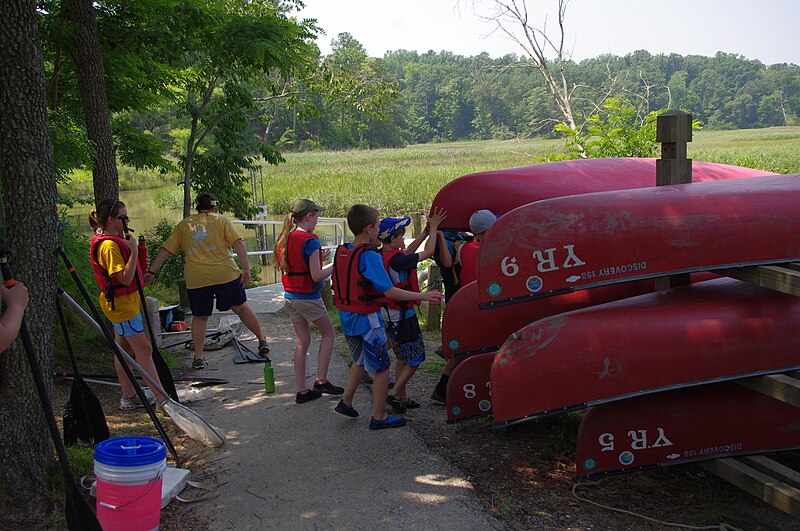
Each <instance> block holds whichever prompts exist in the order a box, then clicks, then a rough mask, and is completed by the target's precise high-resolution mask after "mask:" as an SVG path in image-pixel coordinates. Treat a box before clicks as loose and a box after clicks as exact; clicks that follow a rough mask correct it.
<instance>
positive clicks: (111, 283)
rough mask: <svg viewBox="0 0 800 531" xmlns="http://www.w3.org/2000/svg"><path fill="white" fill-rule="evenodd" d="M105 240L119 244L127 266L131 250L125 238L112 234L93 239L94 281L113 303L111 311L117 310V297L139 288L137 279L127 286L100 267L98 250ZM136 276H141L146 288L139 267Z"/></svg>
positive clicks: (90, 252)
mask: <svg viewBox="0 0 800 531" xmlns="http://www.w3.org/2000/svg"><path fill="white" fill-rule="evenodd" d="M104 240H111V241H112V242H114V243H116V244H117V247H119V250H120V253H121V254H122V259H123V260H125V263H126V264H127V263H128V259H129V258H130V256H131V250H130V249H128V244H127V243H126V242H125V239H124V238H121V237H119V236H114V235H112V234H97V235H95V237H94V238H92V243H91V245H90V246H89V260H90V261H91V263H92V271H93V272H94V279H95V281H96V282H97V285H98V286H99V287H100V290H101V291H102V292H103V294H104V295H105V296H106V300H107V301H108V302H109V303H111V309H112V310H116V309H117V308H116V306H114V298H115V297H117V296H119V295H128V294H129V293H133V292H135V291H137V290H138V289H139V288H138V286H137V285H136V280H135V279H134V281H133V282H131V283H130V284H129V285H127V286H125V285H124V284H122V283H121V282H120V281H119V280H117V279H116V278H114V277H112V276H110V275H109V274H108V271H106V269H105V268H104V267H103V266H101V265H100V262H98V261H97V250H98V248H99V247H100V244H101V243H102V242H103V241H104ZM136 274H137V275H139V282H141V284H142V286H144V278H143V277H142V271H141V269H140V268H138V267H137V268H136Z"/></svg>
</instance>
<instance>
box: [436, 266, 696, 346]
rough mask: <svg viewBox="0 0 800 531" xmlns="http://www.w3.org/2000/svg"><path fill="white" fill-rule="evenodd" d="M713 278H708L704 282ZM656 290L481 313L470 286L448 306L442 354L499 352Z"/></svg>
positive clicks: (587, 295) (609, 289) (630, 289)
mask: <svg viewBox="0 0 800 531" xmlns="http://www.w3.org/2000/svg"><path fill="white" fill-rule="evenodd" d="M710 276H711V275H706V276H705V277H703V280H706V279H707V278H710ZM693 280H694V281H695V282H697V280H696V279H693ZM654 289H655V280H653V279H649V280H641V281H638V282H626V283H624V284H616V285H612V286H604V287H601V288H597V289H590V290H584V291H577V292H574V293H565V294H563V295H558V296H555V297H547V298H544V299H536V300H528V301H525V302H524V303H522V304H519V305H513V306H497V307H495V308H490V309H487V310H479V309H478V284H477V283H476V282H470V283H469V284H467V285H466V286H464V287H463V288H461V289H460V290H458V291H457V292H456V294H455V295H453V297H452V298H451V299H450V301H449V302H448V303H447V306H446V308H445V311H444V317H443V318H442V352H443V353H444V356H445V358H453V357H456V358H461V357H466V356H472V355H473V354H481V353H484V352H495V351H496V350H497V349H499V348H500V345H502V344H503V342H504V341H505V340H506V339H507V338H508V336H510V335H511V334H513V333H514V332H516V331H517V330H519V329H520V328H522V327H523V326H525V325H528V324H530V323H532V322H534V321H538V320H539V319H543V318H545V317H550V316H551V315H557V314H559V313H564V312H569V311H572V310H577V309H579V308H586V307H588V306H594V305H596V304H603V303H606V302H611V301H616V300H620V299H624V298H627V297H633V296H635V295H641V294H643V293H650V292H652V291H653V290H654Z"/></svg>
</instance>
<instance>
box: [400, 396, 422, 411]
mask: <svg viewBox="0 0 800 531" xmlns="http://www.w3.org/2000/svg"><path fill="white" fill-rule="evenodd" d="M403 405H404V406H406V409H417V408H418V407H419V406H420V404H419V402H417V401H416V400H413V399H411V398H406V399H405V400H403Z"/></svg>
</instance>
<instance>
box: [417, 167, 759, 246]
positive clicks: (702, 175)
mask: <svg viewBox="0 0 800 531" xmlns="http://www.w3.org/2000/svg"><path fill="white" fill-rule="evenodd" d="M755 175H770V174H769V173H768V172H764V171H761V170H753V169H750V168H741V167H738V166H729V165H727V164H715V163H711V162H694V163H693V165H692V178H693V179H694V181H698V182H700V181H712V180H717V179H734V178H738V177H751V176H755ZM655 184H656V159H637V158H617V159H581V160H565V161H559V162H548V163H543V164H534V165H531V166H521V167H518V168H508V169H503V170H492V171H485V172H480V173H471V174H469V175H464V176H462V177H459V178H457V179H454V180H453V181H450V182H449V183H448V184H446V185H445V186H444V187H443V188H442V189H441V190H440V191H439V193H438V194H436V197H435V198H434V200H433V204H432V207H431V209H432V210H433V209H435V208H444V209H445V210H446V211H447V219H445V220H444V223H443V225H442V227H441V228H443V229H450V230H469V217H470V216H471V215H472V213H473V212H475V211H476V210H481V209H489V210H491V211H492V212H494V213H495V214H497V215H501V214H505V213H506V212H509V211H510V210H513V209H514V208H517V207H519V206H522V205H525V204H527V203H531V202H533V201H540V200H542V199H550V198H553V197H562V196H566V195H574V194H586V193H591V192H603V191H608V190H626V189H630V188H644V187H649V186H655Z"/></svg>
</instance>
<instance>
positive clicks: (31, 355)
mask: <svg viewBox="0 0 800 531" xmlns="http://www.w3.org/2000/svg"><path fill="white" fill-rule="evenodd" d="M9 254H10V251H9V250H8V249H7V248H0V270H2V275H3V281H4V283H5V286H6V287H7V288H9V289H13V287H14V284H15V282H14V275H13V273H12V272H11V266H10V265H9V263H8V256H9ZM19 330H20V336H21V337H22V345H23V347H24V350H25V355H26V356H27V358H28V365H30V368H31V373H32V375H33V382H34V384H35V385H36V392H37V393H38V395H39V402H40V404H41V406H42V412H43V413H44V418H45V420H46V421H47V427H48V429H49V430H50V437H51V438H52V439H53V445H54V446H55V447H56V453H57V454H58V462H59V464H60V465H61V471H62V473H63V474H64V479H65V480H66V487H67V501H66V507H65V509H66V511H67V523H68V524H69V523H71V524H72V525H70V526H69V528H70V529H74V527H73V526H74V525H78V526H79V527H78V528H77V529H97V530H98V531H99V530H100V524H99V523H98V522H97V517H96V516H95V515H94V513H93V512H92V510H91V508H89V505H88V504H87V503H86V500H84V499H83V497H82V496H81V493H80V491H79V490H78V487H77V484H76V483H75V476H74V475H73V474H72V468H71V467H70V464H69V458H68V457H67V449H66V448H64V441H63V440H62V439H61V434H60V433H59V431H58V425H57V424H56V418H55V416H54V415H53V404H52V403H51V402H50V396H49V395H48V393H47V386H46V385H45V383H44V378H43V377H42V371H41V369H40V367H39V360H38V359H37V358H36V354H35V352H34V347H33V340H32V339H31V333H30V331H29V330H28V323H27V322H26V321H25V317H24V316H23V318H22V323H21V325H20V329H19Z"/></svg>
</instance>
